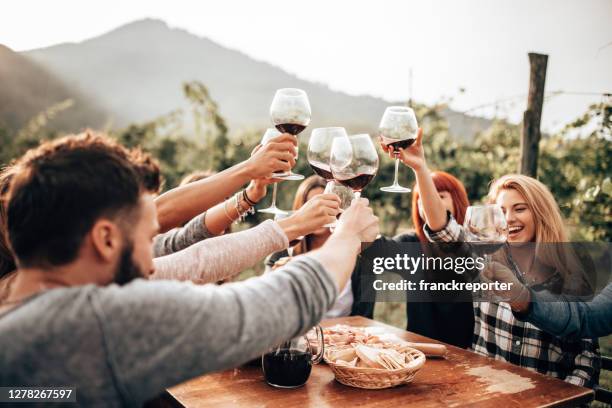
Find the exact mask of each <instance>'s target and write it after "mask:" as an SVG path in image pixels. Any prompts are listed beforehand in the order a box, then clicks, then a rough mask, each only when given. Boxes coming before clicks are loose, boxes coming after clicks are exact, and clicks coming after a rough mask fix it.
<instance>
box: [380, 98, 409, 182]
mask: <svg viewBox="0 0 612 408" xmlns="http://www.w3.org/2000/svg"><path fill="white" fill-rule="evenodd" d="M417 130H418V124H417V120H416V116H415V114H414V111H413V110H412V109H411V108H408V107H405V106H390V107H388V108H387V109H386V110H385V113H384V114H383V117H382V119H381V120H380V125H379V126H378V131H379V133H380V138H381V143H382V144H384V145H386V146H387V148H388V149H393V152H394V157H395V177H394V180H393V184H392V185H390V186H388V187H382V188H381V190H382V191H386V192H391V193H409V192H411V191H412V190H411V189H409V188H407V187H402V186H400V185H399V183H398V171H399V154H400V149H406V148H407V147H409V146H410V145H412V144H413V143H414V142H415V141H416V138H417Z"/></svg>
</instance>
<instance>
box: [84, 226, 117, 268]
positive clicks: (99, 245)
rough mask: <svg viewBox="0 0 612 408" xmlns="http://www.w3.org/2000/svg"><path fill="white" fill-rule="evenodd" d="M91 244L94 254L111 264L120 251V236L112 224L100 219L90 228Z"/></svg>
mask: <svg viewBox="0 0 612 408" xmlns="http://www.w3.org/2000/svg"><path fill="white" fill-rule="evenodd" d="M90 236H91V243H92V245H93V250H94V252H95V253H96V254H97V255H98V256H99V257H100V258H102V259H103V260H104V261H106V262H113V261H114V260H115V259H117V256H118V253H119V252H120V251H121V245H122V244H123V242H122V236H121V231H120V230H119V227H118V226H117V224H115V223H114V222H111V221H110V220H106V219H100V220H98V221H96V223H95V224H94V225H93V227H92V228H91V232H90Z"/></svg>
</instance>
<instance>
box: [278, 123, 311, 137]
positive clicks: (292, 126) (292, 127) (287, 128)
mask: <svg viewBox="0 0 612 408" xmlns="http://www.w3.org/2000/svg"><path fill="white" fill-rule="evenodd" d="M276 129H278V131H279V132H281V133H289V134H290V135H293V136H297V135H299V134H300V133H301V132H302V131H303V130H304V129H306V126H304V125H300V124H298V123H281V124H278V125H276Z"/></svg>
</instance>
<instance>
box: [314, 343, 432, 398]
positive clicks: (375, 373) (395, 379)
mask: <svg viewBox="0 0 612 408" xmlns="http://www.w3.org/2000/svg"><path fill="white" fill-rule="evenodd" d="M335 350H338V348H334V347H332V348H330V349H326V350H325V362H326V363H327V364H328V365H329V367H330V368H331V369H332V371H333V372H334V376H335V377H336V380H337V381H338V382H340V383H342V384H344V385H348V386H350V387H356V388H365V389H370V390H376V389H382V388H391V387H396V386H398V385H402V384H407V383H409V382H411V381H412V380H413V379H414V376H415V375H416V373H418V372H419V370H420V369H421V367H423V365H424V364H425V354H423V353H422V352H421V351H419V350H416V349H413V348H409V347H404V348H403V351H402V354H404V355H406V357H407V360H408V361H410V362H411V364H410V367H406V368H401V369H397V370H386V369H381V368H369V367H347V366H345V365H338V364H335V363H334V362H333V361H332V360H330V358H329V355H330V353H331V352H333V351H335Z"/></svg>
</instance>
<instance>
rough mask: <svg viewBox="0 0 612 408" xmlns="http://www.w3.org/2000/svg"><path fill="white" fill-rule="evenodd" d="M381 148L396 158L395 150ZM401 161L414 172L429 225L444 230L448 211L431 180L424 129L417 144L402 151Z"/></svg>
mask: <svg viewBox="0 0 612 408" xmlns="http://www.w3.org/2000/svg"><path fill="white" fill-rule="evenodd" d="M381 146H382V148H383V150H384V151H385V152H387V153H388V154H389V156H390V157H392V158H394V157H395V156H393V149H389V148H388V147H387V146H385V145H384V144H381ZM399 159H400V161H401V162H402V163H404V164H405V165H406V166H408V167H410V168H411V169H412V170H413V171H414V174H415V176H416V179H417V184H418V188H419V193H420V197H421V201H422V202H423V211H424V212H425V219H426V221H427V225H429V227H430V228H431V229H432V230H434V231H437V230H440V229H442V228H444V226H445V225H446V223H447V218H446V209H445V208H444V203H443V202H442V199H441V198H440V196H439V194H438V190H437V189H436V186H435V184H434V182H433V179H432V178H431V172H430V171H429V169H428V168H427V161H426V160H425V150H424V149H423V129H422V128H419V133H418V135H417V139H416V142H415V143H413V144H412V145H411V146H410V147H408V148H406V149H400V154H399Z"/></svg>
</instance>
